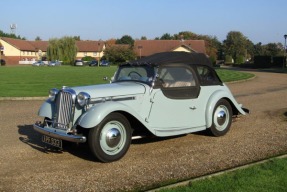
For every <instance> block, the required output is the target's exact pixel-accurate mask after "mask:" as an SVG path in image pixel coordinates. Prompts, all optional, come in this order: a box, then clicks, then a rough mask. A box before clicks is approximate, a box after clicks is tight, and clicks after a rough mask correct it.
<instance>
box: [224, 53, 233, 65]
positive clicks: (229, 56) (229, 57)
mask: <svg viewBox="0 0 287 192" xmlns="http://www.w3.org/2000/svg"><path fill="white" fill-rule="evenodd" d="M225 63H229V64H230V63H233V61H232V57H231V55H226V56H225Z"/></svg>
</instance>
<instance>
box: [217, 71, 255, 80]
mask: <svg viewBox="0 0 287 192" xmlns="http://www.w3.org/2000/svg"><path fill="white" fill-rule="evenodd" d="M216 72H217V74H218V75H219V77H220V78H221V80H222V81H224V82H231V81H240V80H244V79H249V78H252V77H254V75H253V74H251V73H243V72H240V71H233V70H226V69H217V70H216Z"/></svg>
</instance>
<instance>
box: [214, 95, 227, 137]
mask: <svg viewBox="0 0 287 192" xmlns="http://www.w3.org/2000/svg"><path fill="white" fill-rule="evenodd" d="M231 122H232V109H231V106H230V103H229V102H228V101H227V100H225V99H221V100H219V101H218V102H217V104H216V105H215V108H214V110H213V115H212V126H211V127H210V129H209V130H210V133H211V134H212V135H214V136H217V137H218V136H222V135H225V134H226V133H227V132H228V131H229V129H230V126H231Z"/></svg>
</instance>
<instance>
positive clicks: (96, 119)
mask: <svg viewBox="0 0 287 192" xmlns="http://www.w3.org/2000/svg"><path fill="white" fill-rule="evenodd" d="M115 111H124V112H127V113H129V114H131V115H133V116H134V117H135V118H137V119H138V120H139V121H141V122H143V123H144V121H143V120H142V118H140V117H139V116H138V115H137V112H135V111H134V110H133V109H131V108H130V107H128V106H127V105H124V104H122V103H118V102H114V101H109V102H105V103H100V104H97V105H95V106H93V107H91V108H90V109H89V110H88V111H87V112H86V113H84V114H83V115H82V116H81V117H80V118H79V120H78V123H77V124H78V125H80V126H81V127H83V128H92V127H95V126H97V125H98V124H99V123H100V122H101V121H102V120H103V119H104V118H105V117H106V116H107V115H109V114H110V113H112V112H115Z"/></svg>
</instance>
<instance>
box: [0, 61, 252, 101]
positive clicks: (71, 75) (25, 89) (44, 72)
mask: <svg viewBox="0 0 287 192" xmlns="http://www.w3.org/2000/svg"><path fill="white" fill-rule="evenodd" d="M116 69H117V68H116V66H111V67H73V66H61V67H46V66H45V67H32V66H16V67H0V90H1V91H0V97H36V96H47V95H48V91H49V90H50V89H51V88H61V87H62V86H63V85H64V86H70V87H71V86H81V85H92V84H101V83H107V82H106V81H104V80H103V77H105V76H107V77H112V76H113V74H114V73H115V71H116ZM217 72H218V74H219V76H220V78H221V79H222V80H223V81H225V82H229V81H237V80H242V79H247V78H250V77H252V76H253V75H252V74H249V73H242V72H238V71H231V70H223V69H217Z"/></svg>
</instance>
